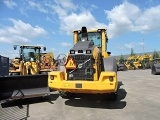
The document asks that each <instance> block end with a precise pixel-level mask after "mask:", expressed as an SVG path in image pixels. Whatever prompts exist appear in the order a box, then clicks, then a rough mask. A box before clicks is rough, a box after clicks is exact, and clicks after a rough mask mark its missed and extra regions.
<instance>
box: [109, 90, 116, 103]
mask: <svg viewBox="0 0 160 120" xmlns="http://www.w3.org/2000/svg"><path fill="white" fill-rule="evenodd" d="M109 100H111V101H116V100H117V92H115V93H110V94H109Z"/></svg>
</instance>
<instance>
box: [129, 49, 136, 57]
mask: <svg viewBox="0 0 160 120" xmlns="http://www.w3.org/2000/svg"><path fill="white" fill-rule="evenodd" d="M135 55H136V54H135V53H134V50H133V48H131V54H130V56H135Z"/></svg>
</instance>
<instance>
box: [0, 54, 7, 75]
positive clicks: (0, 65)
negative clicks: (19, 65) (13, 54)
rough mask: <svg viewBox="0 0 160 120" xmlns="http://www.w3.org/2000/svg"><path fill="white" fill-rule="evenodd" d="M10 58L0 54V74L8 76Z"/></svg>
mask: <svg viewBox="0 0 160 120" xmlns="http://www.w3.org/2000/svg"><path fill="white" fill-rule="evenodd" d="M8 74H9V58H8V57H4V56H1V55H0V76H8Z"/></svg>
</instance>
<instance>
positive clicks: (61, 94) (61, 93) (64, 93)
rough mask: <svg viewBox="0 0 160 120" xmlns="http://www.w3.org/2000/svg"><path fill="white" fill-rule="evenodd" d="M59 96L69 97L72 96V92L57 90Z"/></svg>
mask: <svg viewBox="0 0 160 120" xmlns="http://www.w3.org/2000/svg"><path fill="white" fill-rule="evenodd" d="M59 96H61V97H62V98H64V99H71V98H73V97H74V93H70V92H63V91H59Z"/></svg>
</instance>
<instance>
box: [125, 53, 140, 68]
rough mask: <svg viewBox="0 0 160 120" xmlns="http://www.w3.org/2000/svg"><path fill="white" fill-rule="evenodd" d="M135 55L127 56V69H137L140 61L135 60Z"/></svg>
mask: <svg viewBox="0 0 160 120" xmlns="http://www.w3.org/2000/svg"><path fill="white" fill-rule="evenodd" d="M137 61H138V59H137V56H129V57H128V58H127V61H126V62H125V65H126V66H127V69H128V70H136V69H138V66H139V64H140V63H138V62H137Z"/></svg>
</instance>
